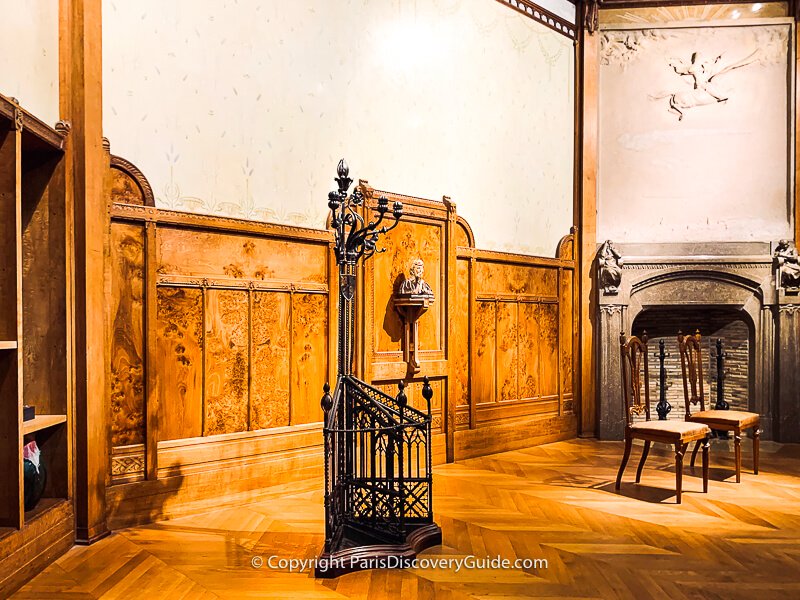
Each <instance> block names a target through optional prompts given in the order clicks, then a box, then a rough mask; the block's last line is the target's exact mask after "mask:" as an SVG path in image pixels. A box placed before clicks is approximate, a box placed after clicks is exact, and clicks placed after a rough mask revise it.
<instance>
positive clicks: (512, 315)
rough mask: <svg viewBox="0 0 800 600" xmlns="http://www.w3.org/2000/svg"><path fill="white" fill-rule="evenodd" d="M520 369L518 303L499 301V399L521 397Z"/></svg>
mask: <svg viewBox="0 0 800 600" xmlns="http://www.w3.org/2000/svg"><path fill="white" fill-rule="evenodd" d="M518 371H519V325H518V322H517V305H516V304H515V303H512V302H498V303H497V388H498V389H497V392H498V394H497V399H498V400H515V399H517V398H519V393H518V389H517V376H518Z"/></svg>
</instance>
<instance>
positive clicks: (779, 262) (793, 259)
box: [774, 240, 800, 294]
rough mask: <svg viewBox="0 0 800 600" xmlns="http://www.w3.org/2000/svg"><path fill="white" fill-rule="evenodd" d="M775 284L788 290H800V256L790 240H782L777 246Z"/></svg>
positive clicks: (793, 291) (792, 291)
mask: <svg viewBox="0 0 800 600" xmlns="http://www.w3.org/2000/svg"><path fill="white" fill-rule="evenodd" d="M774 256H775V265H776V268H777V270H776V277H775V285H776V287H777V288H779V289H783V290H784V291H786V292H789V293H793V294H796V293H798V292H800V257H798V255H797V248H795V247H794V244H793V243H792V242H791V241H789V240H781V241H780V242H778V245H777V246H776V247H775V254H774Z"/></svg>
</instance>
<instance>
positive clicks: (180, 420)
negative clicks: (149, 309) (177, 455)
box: [155, 287, 204, 440]
mask: <svg viewBox="0 0 800 600" xmlns="http://www.w3.org/2000/svg"><path fill="white" fill-rule="evenodd" d="M155 335H156V347H157V351H156V360H155V365H156V368H157V369H158V377H157V381H158V396H159V398H160V399H161V409H160V421H161V424H160V435H161V439H164V440H177V439H181V438H186V437H195V436H198V435H202V433H203V344H204V321H203V291H202V290H199V289H196V288H178V287H159V288H158V290H157V319H156V325H155Z"/></svg>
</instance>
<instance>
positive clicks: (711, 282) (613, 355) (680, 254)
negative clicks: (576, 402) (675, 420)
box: [596, 242, 800, 441]
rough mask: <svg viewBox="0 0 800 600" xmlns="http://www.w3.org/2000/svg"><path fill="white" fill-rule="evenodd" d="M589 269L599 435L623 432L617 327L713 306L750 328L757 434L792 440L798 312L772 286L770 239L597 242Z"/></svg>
mask: <svg viewBox="0 0 800 600" xmlns="http://www.w3.org/2000/svg"><path fill="white" fill-rule="evenodd" d="M596 274H597V279H596V281H597V286H596V289H597V294H598V295H597V310H598V314H597V320H598V325H599V326H598V328H597V331H598V336H599V338H598V340H597V341H598V347H599V350H600V353H599V358H600V360H599V365H598V366H599V374H598V375H599V395H600V397H599V402H598V406H599V415H598V423H599V426H598V435H599V437H600V438H601V439H622V435H623V429H624V422H625V421H624V414H623V402H622V393H621V386H620V375H619V368H620V362H619V334H620V332H625V333H626V334H630V332H631V330H632V327H633V324H634V321H635V319H636V317H637V316H639V315H640V314H641V313H642V312H643V311H645V310H652V309H659V310H669V308H670V307H681V308H685V307H695V308H697V309H700V310H702V308H703V307H709V308H711V307H715V308H729V309H733V310H736V311H740V312H741V316H742V318H743V319H744V320H745V321H746V322H747V323H748V326H749V327H750V329H751V332H752V340H751V341H752V345H753V348H754V357H755V358H756V359H755V360H753V364H752V365H751V375H750V377H753V378H754V380H753V382H752V385H751V389H752V390H753V392H752V397H751V398H749V399H748V404H749V408H750V409H751V410H753V411H755V412H759V413H760V414H761V417H762V420H761V422H762V426H763V428H764V436H765V438H767V439H772V438H777V439H780V440H781V441H800V405H799V404H800V402H799V401H798V398H800V378H799V377H798V375H797V374H796V371H797V370H798V365H800V362H798V361H800V349H798V336H800V315H798V313H799V312H800V311H799V310H792V307H796V306H797V305H798V304H800V300H798V298H797V296H786V295H785V294H784V293H783V290H777V289H776V287H775V272H774V259H773V245H772V244H769V243H760V242H746V243H717V244H612V245H611V248H610V249H609V248H607V246H606V245H603V246H602V247H601V248H600V249H599V254H598V270H597V273H596ZM677 333H678V332H677V331H676V332H675V334H676V335H677ZM701 333H702V332H701ZM676 410H677V407H676ZM680 410H681V411H682V410H683V407H682V406H681V407H680Z"/></svg>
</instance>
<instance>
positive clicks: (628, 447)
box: [614, 435, 633, 490]
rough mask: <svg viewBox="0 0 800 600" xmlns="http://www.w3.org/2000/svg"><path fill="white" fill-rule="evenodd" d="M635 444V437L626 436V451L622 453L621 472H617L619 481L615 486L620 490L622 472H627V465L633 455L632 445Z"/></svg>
mask: <svg viewBox="0 0 800 600" xmlns="http://www.w3.org/2000/svg"><path fill="white" fill-rule="evenodd" d="M632 445H633V438H631V437H628V436H627V435H626V436H625V453H624V454H623V455H622V464H621V465H620V466H619V473H617V483H616V485H615V486H614V489H615V490H619V486H620V484H621V483H622V474H623V473H624V472H625V466H626V465H627V464H628V459H629V458H630V457H631V446H632Z"/></svg>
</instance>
